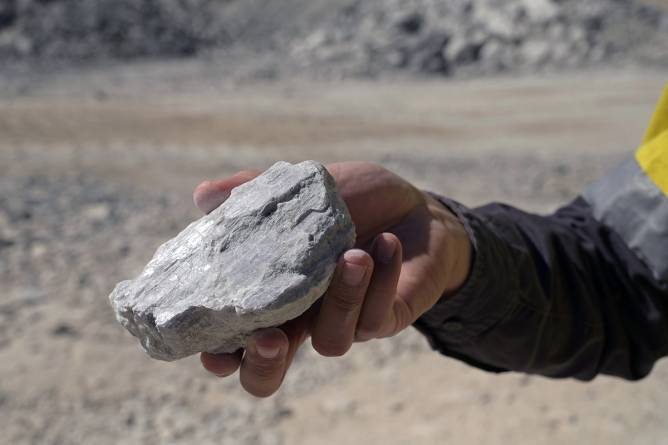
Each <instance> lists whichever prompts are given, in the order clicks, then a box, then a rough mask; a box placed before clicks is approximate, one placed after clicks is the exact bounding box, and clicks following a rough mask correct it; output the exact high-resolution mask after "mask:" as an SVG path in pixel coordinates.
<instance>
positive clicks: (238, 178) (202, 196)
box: [193, 170, 260, 213]
mask: <svg viewBox="0 0 668 445" xmlns="http://www.w3.org/2000/svg"><path fill="white" fill-rule="evenodd" d="M259 174H260V172H259V171H257V170H243V171H240V172H238V173H236V174H234V175H233V176H230V177H229V178H225V179H222V180H220V181H204V182H202V183H201V184H200V185H198V186H197V187H196V188H195V191H194V192H193V201H194V202H195V205H196V206H197V208H198V209H199V210H200V211H202V213H211V212H212V211H213V210H214V209H216V208H217V207H218V206H219V205H221V204H222V203H223V202H225V200H226V199H227V198H229V196H230V192H231V191H232V189H233V188H235V187H238V186H240V185H241V184H243V183H245V182H248V181H250V180H251V179H254V178H255V177H257V176H258V175H259Z"/></svg>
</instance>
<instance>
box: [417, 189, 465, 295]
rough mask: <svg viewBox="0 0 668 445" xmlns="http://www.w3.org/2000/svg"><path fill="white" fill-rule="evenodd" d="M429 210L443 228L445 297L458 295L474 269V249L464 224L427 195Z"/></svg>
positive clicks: (448, 209) (445, 207)
mask: <svg viewBox="0 0 668 445" xmlns="http://www.w3.org/2000/svg"><path fill="white" fill-rule="evenodd" d="M425 195H426V199H427V208H428V209H429V211H430V213H431V214H432V215H433V217H434V219H435V220H436V221H437V222H438V223H439V224H440V225H441V226H442V228H443V233H444V236H443V237H442V240H441V242H442V244H443V246H442V251H443V252H444V253H443V273H444V274H445V277H446V285H445V288H444V289H443V296H445V297H447V296H451V295H454V294H456V293H457V291H458V290H459V289H461V288H462V287H463V286H464V284H465V283H466V281H467V279H468V277H469V275H470V273H471V269H472V257H473V247H472V243H471V239H470V237H469V234H468V233H467V231H466V229H465V228H464V224H463V223H462V222H461V221H460V220H459V218H458V217H457V215H456V214H455V213H454V212H453V211H452V210H451V209H450V208H448V207H447V206H446V205H445V204H444V203H443V202H441V201H440V200H439V199H436V198H435V197H434V196H432V195H431V194H429V193H425Z"/></svg>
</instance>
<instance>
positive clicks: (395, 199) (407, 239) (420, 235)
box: [328, 162, 457, 336]
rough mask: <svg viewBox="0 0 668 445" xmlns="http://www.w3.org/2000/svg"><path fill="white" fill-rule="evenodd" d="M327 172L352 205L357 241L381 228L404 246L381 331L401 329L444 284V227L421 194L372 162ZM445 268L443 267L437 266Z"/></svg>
mask: <svg viewBox="0 0 668 445" xmlns="http://www.w3.org/2000/svg"><path fill="white" fill-rule="evenodd" d="M328 168H329V170H330V172H331V173H332V175H333V176H334V178H335V179H336V182H337V187H338V189H339V191H340V193H341V195H342V196H343V198H344V200H345V201H346V204H347V205H348V209H349V210H350V213H351V216H352V219H353V221H354V222H355V226H356V229H357V234H358V242H357V246H358V247H360V248H365V247H368V244H369V243H370V242H371V240H373V238H374V237H375V236H376V235H378V234H379V233H382V232H390V233H393V234H395V235H396V236H397V237H398V238H399V240H400V241H401V244H402V247H403V261H402V267H401V274H400V277H399V282H398V285H397V298H396V300H395V304H394V306H395V307H394V308H393V317H392V319H391V320H388V324H387V325H386V326H385V328H384V329H383V332H382V334H383V335H384V336H388V335H393V334H395V333H397V332H398V331H400V330H402V329H403V328H405V327H406V326H408V325H409V324H411V323H412V322H413V321H415V319H416V318H417V317H418V316H419V315H421V314H422V312H424V311H425V310H426V309H428V308H429V307H431V305H433V303H434V302H435V301H436V299H438V297H439V296H440V295H441V294H442V293H443V291H444V290H447V289H448V287H455V286H457V284H453V285H451V286H448V278H449V277H447V276H445V275H444V273H443V270H445V268H444V265H445V264H447V263H448V261H447V260H448V258H447V256H448V255H447V254H448V252H447V249H446V243H445V237H446V231H447V229H448V228H447V227H446V226H445V224H444V223H443V221H441V220H439V219H437V218H435V217H434V215H433V213H432V212H431V211H430V209H429V207H430V205H433V204H434V203H430V202H429V201H428V198H427V197H426V196H425V194H424V193H423V192H421V191H419V190H418V189H416V188H415V187H413V186H412V185H411V184H409V183H408V182H406V181H404V180H403V179H401V178H400V177H398V176H396V175H394V174H393V173H391V172H389V171H387V170H385V169H383V168H382V167H380V166H378V165H376V164H369V163H352V162H350V163H341V164H332V165H330V166H329V167H328ZM441 269H443V270H441Z"/></svg>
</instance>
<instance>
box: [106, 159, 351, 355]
mask: <svg viewBox="0 0 668 445" xmlns="http://www.w3.org/2000/svg"><path fill="white" fill-rule="evenodd" d="M354 241H355V229H354V226H353V224H352V221H351V218H350V215H349V213H348V210H347V208H346V205H345V203H344V202H343V200H342V199H341V197H340V196H339V195H338V193H337V191H336V186H335V183H334V180H333V178H332V177H331V176H330V175H329V173H328V172H327V170H325V168H324V167H323V166H322V165H320V164H318V163H316V162H313V161H306V162H302V163H301V164H296V165H291V164H288V163H286V162H279V163H277V164H275V165H274V166H272V167H271V168H270V169H269V170H267V171H266V172H265V173H264V174H262V175H260V176H259V177H257V178H256V179H254V180H252V181H250V182H248V183H246V184H243V185H241V186H239V187H237V188H235V189H234V190H233V191H232V195H231V196H230V197H229V198H228V199H227V201H225V203H223V204H222V205H221V206H220V207H218V208H217V209H216V210H214V211H213V212H212V213H210V214H209V215H207V216H204V217H203V218H201V219H199V220H197V221H195V222H193V223H191V224H190V225H189V226H188V227H187V228H186V229H185V230H184V231H182V232H181V233H180V234H179V235H177V236H176V237H175V238H173V239H172V240H170V241H168V242H166V243H165V244H163V245H162V246H161V247H160V248H159V249H158V251H157V252H156V254H155V256H154V257H153V259H152V260H151V261H150V262H149V263H148V264H147V266H146V268H145V269H144V271H143V272H142V274H141V275H140V276H139V277H137V278H136V279H135V280H132V281H123V282H121V283H119V284H118V285H117V286H116V288H115V289H114V291H113V292H112V294H111V295H110V296H109V299H110V301H111V304H112V306H113V308H114V310H115V311H116V318H117V319H118V321H119V322H120V323H121V324H122V325H123V326H125V327H126V328H127V329H128V330H129V331H130V332H131V333H132V334H133V335H134V336H136V337H138V338H139V339H140V341H141V344H142V346H143V347H144V349H145V350H146V352H148V354H149V355H150V356H151V357H154V358H157V359H161V360H176V359H179V358H182V357H186V356H188V355H191V354H194V353H196V352H200V351H208V352H214V353H220V352H232V351H235V350H237V349H238V348H240V347H243V346H244V345H245V342H246V339H247V337H248V336H249V335H250V334H251V333H252V332H253V331H255V330H257V329H259V328H264V327H270V326H277V325H280V324H281V323H284V322H286V321H288V320H291V319H293V318H295V317H297V316H299V315H300V314H302V313H303V312H304V311H306V310H307V309H308V308H309V307H310V306H311V305H312V304H313V303H314V302H315V301H316V300H317V299H318V298H319V297H320V296H322V294H323V293H324V292H325V290H326V289H327V287H328V285H329V282H330V280H331V277H332V274H333V272H334V269H335V267H336V261H337V259H338V257H339V255H340V254H341V253H342V252H343V251H345V250H347V249H349V248H351V247H352V246H353V244H354Z"/></svg>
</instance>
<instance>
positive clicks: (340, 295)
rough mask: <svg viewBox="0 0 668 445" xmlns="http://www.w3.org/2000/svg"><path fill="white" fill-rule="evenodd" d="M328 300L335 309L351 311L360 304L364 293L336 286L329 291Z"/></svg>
mask: <svg viewBox="0 0 668 445" xmlns="http://www.w3.org/2000/svg"><path fill="white" fill-rule="evenodd" d="M329 300H330V303H331V304H332V306H334V307H335V308H336V309H338V310H340V311H342V312H352V311H355V310H357V309H358V308H359V307H360V306H361V305H362V302H363V301H364V294H362V293H361V292H351V291H349V290H344V289H341V288H337V289H333V290H332V291H331V293H330V296H329Z"/></svg>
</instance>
